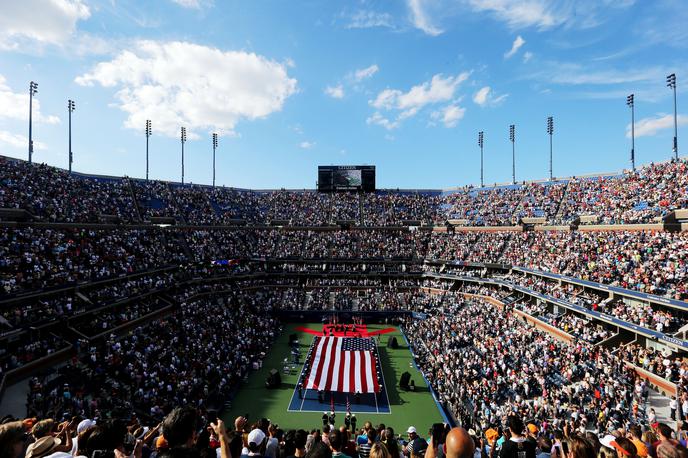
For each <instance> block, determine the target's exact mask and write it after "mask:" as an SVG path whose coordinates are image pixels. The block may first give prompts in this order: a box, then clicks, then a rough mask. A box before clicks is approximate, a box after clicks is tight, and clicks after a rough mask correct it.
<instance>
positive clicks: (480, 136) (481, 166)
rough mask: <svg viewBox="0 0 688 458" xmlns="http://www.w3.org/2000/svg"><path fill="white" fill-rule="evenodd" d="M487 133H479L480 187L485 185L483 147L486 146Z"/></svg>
mask: <svg viewBox="0 0 688 458" xmlns="http://www.w3.org/2000/svg"><path fill="white" fill-rule="evenodd" d="M484 139H485V133H484V132H483V131H482V130H481V131H480V132H478V146H480V187H481V188H482V187H483V186H484V184H483V145H484Z"/></svg>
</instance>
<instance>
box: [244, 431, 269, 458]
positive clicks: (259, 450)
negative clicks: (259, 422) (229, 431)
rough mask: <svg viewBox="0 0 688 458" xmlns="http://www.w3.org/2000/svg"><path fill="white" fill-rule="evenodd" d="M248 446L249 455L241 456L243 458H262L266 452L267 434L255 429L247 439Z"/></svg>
mask: <svg viewBox="0 0 688 458" xmlns="http://www.w3.org/2000/svg"><path fill="white" fill-rule="evenodd" d="M246 442H247V443H248V446H247V447H246V448H247V450H248V453H246V454H245V455H241V456H242V458H246V457H249V456H250V457H255V458H262V457H263V456H264V455H263V453H264V452H265V433H264V432H263V431H262V430H261V429H258V428H256V429H253V430H251V432H250V433H248V438H247V439H246Z"/></svg>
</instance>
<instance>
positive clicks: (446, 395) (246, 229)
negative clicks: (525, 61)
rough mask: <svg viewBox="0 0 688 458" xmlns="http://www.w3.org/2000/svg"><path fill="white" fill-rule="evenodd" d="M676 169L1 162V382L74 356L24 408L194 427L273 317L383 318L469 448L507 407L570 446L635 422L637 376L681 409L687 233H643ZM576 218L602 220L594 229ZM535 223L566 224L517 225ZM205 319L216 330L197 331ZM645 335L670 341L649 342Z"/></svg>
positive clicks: (229, 385)
mask: <svg viewBox="0 0 688 458" xmlns="http://www.w3.org/2000/svg"><path fill="white" fill-rule="evenodd" d="M686 165H687V164H686V162H685V161H672V162H667V163H663V164H653V165H650V166H647V167H644V168H641V169H638V171H636V172H632V173H624V174H621V175H613V176H604V177H595V178H571V179H566V180H558V181H555V182H551V183H549V182H546V183H524V184H518V185H509V186H494V187H491V188H485V189H472V188H465V189H459V190H451V191H439V190H437V191H428V190H424V191H391V190H388V191H379V192H376V193H370V194H356V193H352V194H338V193H333V194H321V193H316V192H314V191H311V190H304V191H287V190H276V191H251V190H240V189H229V188H221V187H217V188H213V187H208V186H198V185H185V186H181V185H179V184H176V183H166V182H161V181H153V180H151V181H145V180H140V179H132V178H117V177H92V176H85V175H80V174H76V173H74V174H71V175H70V174H68V173H67V172H65V171H62V170H59V169H55V168H52V167H48V166H45V165H31V164H28V163H26V162H23V161H18V160H14V159H9V158H0V172H2V173H1V174H0V176H1V177H2V178H1V179H0V209H2V210H3V213H2V216H0V252H1V254H2V255H1V256H0V286H1V288H0V307H1V309H0V342H1V343H2V347H1V349H2V352H1V353H0V379H7V377H6V376H7V374H10V373H14V372H16V371H18V370H19V371H21V370H22V369H26V372H23V373H24V374H29V373H30V371H29V369H30V367H31V366H32V365H35V364H36V363H37V362H41V364H54V363H56V362H58V361H62V362H64V361H69V363H68V364H67V365H66V366H62V368H61V369H60V371H59V377H57V378H54V379H52V380H51V381H50V382H49V383H45V380H43V379H41V378H35V379H32V382H31V390H30V397H29V399H28V400H27V413H28V416H35V417H38V418H54V419H56V420H59V419H60V418H62V417H63V416H64V414H65V413H67V414H69V416H71V415H72V414H74V415H80V416H83V417H86V418H93V417H94V416H99V417H105V418H107V417H108V416H110V417H113V418H114V416H113V415H112V412H132V411H133V412H137V413H139V414H141V419H144V418H145V421H147V422H148V423H147V424H146V426H150V427H151V429H153V427H155V425H156V424H157V423H158V422H159V421H161V420H163V419H164V418H165V417H166V416H167V418H169V416H168V415H169V414H170V412H171V411H173V409H174V408H175V407H177V406H187V407H188V406H190V407H192V408H193V410H194V411H196V412H198V414H199V415H207V411H208V409H209V408H211V407H215V406H218V405H219V406H221V405H222V403H223V402H224V400H226V399H227V398H229V397H231V395H232V392H233V390H234V389H235V387H236V384H237V382H238V381H239V380H240V379H241V378H242V377H243V376H244V375H245V374H247V373H248V371H249V370H250V368H251V367H253V363H256V362H259V361H260V360H261V359H262V358H263V357H264V354H263V355H261V351H262V350H261V349H263V348H265V338H266V336H268V340H270V339H273V338H274V337H275V336H276V334H277V333H278V332H279V328H280V321H279V318H278V317H279V313H277V312H280V311H291V310H297V311H310V312H333V311H334V312H347V313H368V314H374V313H384V314H398V315H392V316H395V317H396V319H398V321H399V322H401V323H402V327H403V329H404V331H405V333H406V335H407V336H409V338H410V342H411V344H412V346H413V348H414V349H415V351H416V357H417V360H418V362H419V363H420V364H419V365H420V366H421V369H422V370H423V373H424V374H425V376H426V377H427V378H428V380H429V381H430V383H431V386H432V388H433V390H434V391H435V393H436V395H437V396H438V397H439V398H440V399H441V401H442V404H443V406H444V407H445V408H446V409H447V411H448V413H449V414H450V416H451V417H452V418H453V420H455V421H456V422H457V423H459V424H463V425H464V426H467V428H466V429H469V427H470V428H473V429H474V430H475V431H478V433H476V444H477V445H478V448H479V449H480V448H483V447H482V446H481V443H480V441H479V439H480V438H481V437H479V436H481V435H484V433H485V432H486V431H488V430H490V429H491V427H492V426H493V425H495V424H499V423H500V422H501V421H502V420H503V419H504V418H506V417H507V416H508V414H509V412H514V411H517V412H520V414H521V417H523V418H528V419H531V420H533V421H534V422H536V423H537V424H538V425H539V428H543V426H545V425H550V426H549V428H551V429H550V431H555V430H561V431H564V429H566V430H567V432H568V434H573V433H572V429H570V427H569V425H568V424H567V423H566V420H568V419H573V420H574V425H571V428H573V429H575V428H583V429H586V428H587V429H590V428H594V429H597V430H598V431H603V430H607V429H609V428H610V427H617V426H622V425H625V422H626V421H629V420H630V421H631V422H632V423H633V424H641V423H642V424H647V423H648V422H647V418H646V417H645V416H646V414H645V411H644V410H642V411H640V412H639V411H638V409H637V408H635V407H634V406H635V405H636V404H640V405H643V403H644V399H643V397H644V395H645V393H646V392H647V390H648V389H649V387H648V386H647V385H648V383H649V382H648V381H647V380H648V379H647V378H646V377H645V378H643V377H642V376H641V374H640V373H639V372H638V371H636V370H635V369H634V367H637V368H641V369H643V370H645V371H647V372H648V373H651V374H654V375H655V376H657V377H659V378H661V379H663V380H666V381H668V382H670V383H671V384H672V386H674V387H675V390H674V392H673V393H667V394H674V395H675V396H678V397H679V398H681V399H683V398H685V399H688V391H687V390H686V389H687V387H688V365H686V363H684V362H683V355H684V354H686V350H685V348H688V344H687V343H686V339H685V332H686V331H685V329H684V327H686V325H688V315H687V313H688V304H687V303H685V302H683V301H684V300H685V299H686V297H687V296H688V285H687V283H686V277H687V273H688V272H687V269H688V267H687V265H686V264H687V261H688V236H687V235H685V233H683V232H669V231H665V230H662V228H658V227H656V226H657V224H658V223H661V222H662V220H663V218H665V217H666V216H667V215H669V214H670V213H671V212H672V211H674V210H678V209H682V208H685V207H686V206H687V202H686V198H687V197H686V189H687V185H688V172H687V171H686ZM588 216H594V217H595V219H596V220H597V222H599V223H602V224H604V225H605V226H604V227H601V226H600V227H595V226H590V227H587V228H586V227H585V222H584V221H583V220H584V219H585V218H583V217H588ZM529 218H536V219H540V220H543V221H544V223H545V225H547V224H552V225H560V227H559V228H557V230H542V231H540V230H530V229H532V228H531V227H527V224H525V223H524V222H525V221H526V220H528V219H529ZM452 220H460V223H457V224H453V223H451V221H452ZM586 221H592V219H586ZM574 222H576V223H575V224H574ZM651 223H652V225H650V224H651ZM571 224H574V226H577V225H579V226H577V227H578V230H570V228H569V227H568V225H571ZM630 224H646V225H647V227H640V228H638V227H633V228H628V227H624V226H625V225H630ZM561 225H567V226H566V227H565V228H564V229H562V228H561ZM485 226H488V227H485ZM610 226H618V227H610ZM631 229H632V230H631ZM545 274H547V275H556V277H551V276H547V275H545ZM469 280H470V281H469ZM478 280H480V282H479V281H478ZM574 280H579V282H578V283H576V281H574ZM580 281H585V282H587V283H583V284H581V283H580ZM481 282H482V283H481ZM610 287H612V288H615V289H614V290H613V291H614V293H610V291H612V290H610V289H609V288H610ZM525 293H529V294H530V295H529V294H525ZM640 294H642V295H644V296H643V298H640V296H639V295H640ZM210 297H213V300H211V299H210ZM215 298H219V299H220V301H221V304H220V305H219V306H218V303H217V301H216V300H215ZM410 311H413V312H414V313H416V314H417V316H420V315H422V316H425V317H426V318H425V319H423V320H419V319H416V318H411V315H410V314H409V313H408V312H410ZM211 313H212V314H214V315H217V316H219V319H217V320H213V321H209V320H204V319H203V318H204V317H207V316H208V315H209V314H211ZM370 316H374V315H370ZM524 316H527V317H529V319H527V320H526V319H524V318H523V317H524ZM607 316H608V317H612V318H614V319H615V320H619V321H620V322H623V323H624V324H623V325H622V326H619V325H618V323H617V322H616V321H609V320H607V321H605V320H606V318H604V317H607ZM218 323H221V324H219V325H220V326H222V327H223V328H222V329H223V330H224V331H223V332H217V331H218V329H217V326H218ZM534 323H535V325H534ZM633 327H635V329H636V331H632V329H634V328H633ZM536 328H538V329H537V330H536ZM549 329H555V330H558V331H560V332H561V333H562V335H564V336H565V338H564V339H562V338H558V337H554V336H553V335H554V334H552V333H550V332H548V330H549ZM236 330H241V332H239V333H237V332H236ZM645 330H648V331H652V332H655V333H658V334H660V335H662V336H665V341H666V342H665V343H667V345H664V346H663V347H656V346H653V345H646V344H645V338H644V337H643V338H638V336H642V335H644V334H643V332H645ZM260 339H262V340H260ZM671 339H674V340H676V343H674V344H673V346H672V345H671V344H670V342H671ZM209 341H211V342H213V343H214V344H215V345H208V342H209ZM609 341H613V344H610V345H606V344H605V343H606V342H609ZM201 345H203V347H201ZM223 347H226V348H230V347H231V348H234V349H236V351H233V352H231V353H227V354H226V355H224V356H223V357H222V358H220V359H221V360H222V361H223V362H222V365H221V366H217V367H215V366H212V365H211V366H203V367H200V366H196V365H192V367H184V368H182V364H181V361H183V360H184V358H185V355H186V356H188V355H190V354H194V355H195V358H197V359H198V360H210V358H209V356H210V354H209V353H208V352H210V351H223V350H222V349H221V348H223ZM218 348H220V349H219V350H217V349H218ZM659 348H661V349H659ZM172 349H174V350H172ZM667 349H669V350H671V351H667ZM185 352H186V353H185ZM199 355H200V356H199ZM486 360H487V361H490V365H489V366H486V365H485V364H483V361H486ZM512 367H521V368H522V370H520V371H512V370H509V368H512ZM122 374H127V376H126V377H122V376H121V375H122ZM173 374H174V376H173ZM228 374H231V376H229V375H228ZM480 380H484V381H485V382H484V383H481V382H480ZM165 421H167V420H165ZM130 426H132V425H130ZM138 426H143V425H142V424H140V425H138ZM406 426H407V425H404V427H406ZM62 428H70V433H71V434H75V433H76V426H75V425H64V426H62ZM72 428H73V431H72V430H71V429H72ZM246 428H247V431H246V432H249V431H248V430H249V429H250V428H248V426H246ZM655 429H657V428H655ZM6 430H7V428H5V430H3V427H2V426H0V441H2V440H4V439H3V438H4V437H5V436H3V434H5V433H6ZM475 431H474V432H475ZM266 432H268V431H266ZM217 434H220V435H221V433H220V432H219V431H218V432H216V438H218V437H217ZM346 434H351V432H347V433H346ZM371 434H372V433H371ZM570 437H572V436H570ZM601 438H602V437H600V439H601ZM36 439H38V438H36ZM153 439H155V436H151V437H149V438H148V443H147V444H146V447H148V448H150V449H154V448H155V446H154V444H153ZM168 440H169V439H168ZM218 440H219V438H218ZM330 440H331V439H330ZM156 442H157V441H156ZM316 442H317V441H316ZM483 445H484V444H483ZM311 447H312V445H311ZM491 447H495V445H491ZM488 449H489V447H488ZM488 449H485V450H488ZM486 453H489V452H486ZM285 456H286V455H285ZM234 458H236V457H234ZM274 458H276V457H274Z"/></svg>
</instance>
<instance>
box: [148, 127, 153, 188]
mask: <svg viewBox="0 0 688 458" xmlns="http://www.w3.org/2000/svg"><path fill="white" fill-rule="evenodd" d="M152 134H153V130H152V123H151V120H150V119H146V181H148V138H149V137H150V136H151V135H152Z"/></svg>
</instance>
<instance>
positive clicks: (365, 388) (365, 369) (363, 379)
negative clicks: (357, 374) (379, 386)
mask: <svg viewBox="0 0 688 458" xmlns="http://www.w3.org/2000/svg"><path fill="white" fill-rule="evenodd" d="M366 353H368V352H366V351H359V352H358V355H359V356H358V357H359V358H360V359H361V392H362V393H367V392H368V377H367V376H366V373H367V372H368V369H369V368H368V362H367V360H366V357H365V355H366Z"/></svg>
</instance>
